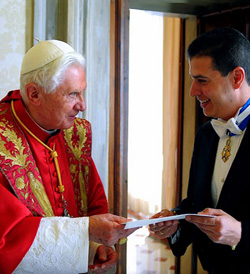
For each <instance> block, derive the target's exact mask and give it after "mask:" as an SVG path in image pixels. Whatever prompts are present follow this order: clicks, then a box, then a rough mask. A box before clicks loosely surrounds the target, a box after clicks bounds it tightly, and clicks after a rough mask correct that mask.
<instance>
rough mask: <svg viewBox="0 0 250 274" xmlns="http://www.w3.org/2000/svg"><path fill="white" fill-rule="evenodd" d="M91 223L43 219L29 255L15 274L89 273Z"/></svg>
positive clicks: (61, 218)
mask: <svg viewBox="0 0 250 274" xmlns="http://www.w3.org/2000/svg"><path fill="white" fill-rule="evenodd" d="M88 226H89V219H88V218H87V217H83V218H67V217H47V218H42V219H41V222H40V225H39V229H38V231H37V235H36V237H35V240H34V242H33V244H32V245H31V247H30V249H29V251H28V252H27V253H26V255H25V256H24V258H23V260H22V261H21V263H20V264H19V265H18V267H17V268H16V269H15V271H14V272H13V273H15V274H16V273H22V274H24V273H39V274H45V273H46V274H47V273H53V274H56V273H60V274H64V273H65V274H66V273H70V274H73V273H85V272H88V253H89V235H88Z"/></svg>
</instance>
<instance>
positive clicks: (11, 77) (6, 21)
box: [0, 0, 27, 98]
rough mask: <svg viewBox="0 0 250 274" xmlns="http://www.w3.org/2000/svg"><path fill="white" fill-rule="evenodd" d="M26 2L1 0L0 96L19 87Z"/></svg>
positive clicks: (23, 49)
mask: <svg viewBox="0 0 250 274" xmlns="http://www.w3.org/2000/svg"><path fill="white" fill-rule="evenodd" d="M26 3H27V1H23V0H11V1H8V0H4V1H3V0H1V1H0V41H1V42H0V67H1V71H0V83H1V84H0V98H2V97H4V96H5V94H6V93H7V92H8V91H9V90H12V89H17V88H19V71H20V68H21V63H22V58H23V56H24V54H25V48H26V46H25V45H26V41H25V28H26Z"/></svg>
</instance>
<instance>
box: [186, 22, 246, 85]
mask: <svg viewBox="0 0 250 274" xmlns="http://www.w3.org/2000/svg"><path fill="white" fill-rule="evenodd" d="M187 55H188V58H189V59H190V60H191V59H192V58H193V57H202V56H208V57H211V58H212V61H213V66H214V68H215V69H216V70H218V71H220V73H221V74H222V75H223V76H226V75H228V73H229V72H231V71H232V70H234V69H235V68H236V67H242V68H243V69H244V70H245V75H246V81H247V83H248V85H250V43H249V41H248V40H247V38H246V37H245V36H244V35H243V34H242V33H240V32H239V31H237V30H236V29H233V28H227V27H224V28H216V29H213V30H211V31H209V32H206V33H203V34H202V35H200V36H198V37H197V38H196V39H195V40H194V41H193V42H192V43H191V44H190V45H189V47H188V50H187Z"/></svg>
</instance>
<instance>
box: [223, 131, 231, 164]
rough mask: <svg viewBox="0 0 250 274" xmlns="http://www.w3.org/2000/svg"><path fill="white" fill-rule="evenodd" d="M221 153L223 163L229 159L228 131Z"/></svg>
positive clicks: (229, 139)
mask: <svg viewBox="0 0 250 274" xmlns="http://www.w3.org/2000/svg"><path fill="white" fill-rule="evenodd" d="M221 155H222V157H221V159H222V160H223V162H224V163H225V162H226V161H227V160H228V159H229V157H230V155H231V136H230V135H229V133H228V138H227V142H226V145H225V147H224V148H223V150H222V153H221Z"/></svg>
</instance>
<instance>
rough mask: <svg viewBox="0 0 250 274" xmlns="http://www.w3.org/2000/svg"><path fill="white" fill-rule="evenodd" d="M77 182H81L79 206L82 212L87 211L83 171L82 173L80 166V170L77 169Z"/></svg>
mask: <svg viewBox="0 0 250 274" xmlns="http://www.w3.org/2000/svg"><path fill="white" fill-rule="evenodd" d="M79 182H82V183H81V184H80V192H81V208H82V210H83V211H84V212H87V195H86V189H85V185H86V183H85V181H84V178H83V173H82V167H81V166H80V171H79Z"/></svg>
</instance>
